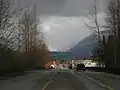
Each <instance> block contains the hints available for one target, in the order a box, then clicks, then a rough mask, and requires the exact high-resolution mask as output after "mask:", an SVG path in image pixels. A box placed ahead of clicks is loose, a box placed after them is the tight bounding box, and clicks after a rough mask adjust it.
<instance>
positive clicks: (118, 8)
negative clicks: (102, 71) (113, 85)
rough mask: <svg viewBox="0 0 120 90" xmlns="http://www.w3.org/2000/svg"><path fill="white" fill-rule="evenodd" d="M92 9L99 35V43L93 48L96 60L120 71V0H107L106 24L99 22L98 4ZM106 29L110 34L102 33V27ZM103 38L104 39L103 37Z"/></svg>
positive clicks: (95, 28) (115, 70)
mask: <svg viewBox="0 0 120 90" xmlns="http://www.w3.org/2000/svg"><path fill="white" fill-rule="evenodd" d="M96 3H97V2H96V0H95V5H94V7H93V9H92V13H91V14H92V17H93V19H91V20H93V22H94V23H95V26H92V27H91V26H89V25H87V27H88V28H89V29H92V30H93V31H94V32H95V33H96V35H97V36H98V38H97V40H98V45H97V47H95V48H94V49H93V56H92V58H94V60H96V61H97V62H99V63H102V64H104V65H105V68H108V70H112V71H114V72H120V0H107V9H106V16H105V17H104V18H105V21H106V25H104V26H100V25H99V24H98V16H97V4H96ZM103 28H104V29H105V30H106V32H108V35H109V36H105V35H103V36H102V35H101V33H100V31H101V30H100V29H103ZM101 38H102V39H101Z"/></svg>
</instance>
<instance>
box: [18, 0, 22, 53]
mask: <svg viewBox="0 0 120 90" xmlns="http://www.w3.org/2000/svg"><path fill="white" fill-rule="evenodd" d="M18 10H19V13H18V19H19V21H18V51H19V52H20V36H21V32H20V10H21V8H20V0H18Z"/></svg>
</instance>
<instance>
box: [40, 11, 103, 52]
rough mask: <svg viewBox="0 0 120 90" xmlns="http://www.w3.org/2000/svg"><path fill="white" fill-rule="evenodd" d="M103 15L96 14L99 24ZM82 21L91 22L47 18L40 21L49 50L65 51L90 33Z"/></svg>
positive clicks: (75, 19)
mask: <svg viewBox="0 0 120 90" xmlns="http://www.w3.org/2000/svg"><path fill="white" fill-rule="evenodd" d="M104 16H105V13H103V12H100V13H98V18H99V19H98V20H99V23H100V24H101V23H102V24H104V23H105V21H104ZM83 20H86V21H87V23H88V24H89V22H91V21H90V20H89V19H88V18H87V17H83V16H79V17H63V16H49V17H47V19H45V20H44V19H43V20H42V23H43V24H42V25H43V27H44V28H43V29H44V30H43V31H44V32H45V37H46V42H47V44H48V46H49V47H50V49H51V50H62V51H64V50H67V49H69V48H71V47H73V46H74V45H75V44H76V43H78V42H79V41H80V40H82V39H83V38H84V37H86V36H87V35H89V34H90V33H92V30H89V29H88V28H87V27H86V26H85V23H84V21H83Z"/></svg>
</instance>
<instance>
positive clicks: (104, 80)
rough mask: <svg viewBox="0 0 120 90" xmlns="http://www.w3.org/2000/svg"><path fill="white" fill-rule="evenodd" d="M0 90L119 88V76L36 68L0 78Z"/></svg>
mask: <svg viewBox="0 0 120 90" xmlns="http://www.w3.org/2000/svg"><path fill="white" fill-rule="evenodd" d="M1 78H2V77H1ZM0 90H120V76H117V75H112V74H107V73H101V72H91V71H85V72H83V71H79V72H76V71H75V70H67V69H64V70H60V69H57V70H50V71H45V70H44V71H40V70H37V71H30V72H29V73H28V74H26V75H24V76H18V77H14V78H9V79H7V80H2V79H1V80H0Z"/></svg>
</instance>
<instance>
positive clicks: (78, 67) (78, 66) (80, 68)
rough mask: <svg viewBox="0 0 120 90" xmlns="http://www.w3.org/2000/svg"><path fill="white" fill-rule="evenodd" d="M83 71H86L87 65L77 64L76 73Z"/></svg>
mask: <svg viewBox="0 0 120 90" xmlns="http://www.w3.org/2000/svg"><path fill="white" fill-rule="evenodd" d="M79 70H83V71H85V65H84V64H77V66H76V71H79Z"/></svg>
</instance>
